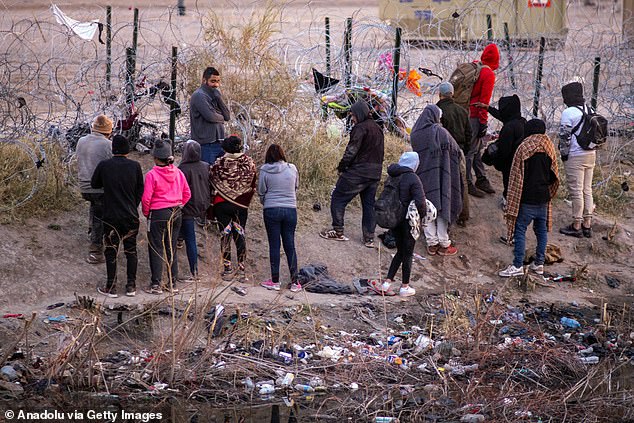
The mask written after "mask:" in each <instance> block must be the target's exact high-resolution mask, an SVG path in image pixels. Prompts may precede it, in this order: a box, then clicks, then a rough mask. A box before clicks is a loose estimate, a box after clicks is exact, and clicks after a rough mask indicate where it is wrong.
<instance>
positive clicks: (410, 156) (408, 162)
mask: <svg viewBox="0 0 634 423" xmlns="http://www.w3.org/2000/svg"><path fill="white" fill-rule="evenodd" d="M419 163H420V159H419V157H418V153H417V152H415V151H406V152H405V153H403V154H402V155H401V158H400V159H398V164H399V166H403V167H409V168H410V169H412V170H413V171H414V172H416V169H418V164H419Z"/></svg>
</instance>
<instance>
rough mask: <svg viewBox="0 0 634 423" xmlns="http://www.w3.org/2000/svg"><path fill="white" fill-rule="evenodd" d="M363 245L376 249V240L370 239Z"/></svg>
mask: <svg viewBox="0 0 634 423" xmlns="http://www.w3.org/2000/svg"><path fill="white" fill-rule="evenodd" d="M363 245H365V246H366V247H368V248H374V247H375V245H374V239H368V240H366V241H364V242H363Z"/></svg>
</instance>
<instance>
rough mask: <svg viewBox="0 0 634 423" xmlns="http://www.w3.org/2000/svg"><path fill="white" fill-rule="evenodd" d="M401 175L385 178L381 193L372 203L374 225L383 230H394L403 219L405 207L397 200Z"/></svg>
mask: <svg viewBox="0 0 634 423" xmlns="http://www.w3.org/2000/svg"><path fill="white" fill-rule="evenodd" d="M400 183H401V175H399V176H397V177H395V178H393V177H391V176H388V177H387V180H386V181H385V186H384V187H383V192H381V195H379V198H378V200H376V201H375V203H374V216H375V218H376V223H377V225H379V226H380V227H382V228H385V229H394V228H395V227H396V226H398V224H399V223H400V222H401V221H402V220H403V218H404V217H405V206H403V203H401V199H400V198H399V195H398V194H399V185H400Z"/></svg>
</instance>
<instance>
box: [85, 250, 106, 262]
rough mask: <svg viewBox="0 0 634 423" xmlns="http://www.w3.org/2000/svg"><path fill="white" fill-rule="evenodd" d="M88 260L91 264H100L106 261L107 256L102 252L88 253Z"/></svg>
mask: <svg viewBox="0 0 634 423" xmlns="http://www.w3.org/2000/svg"><path fill="white" fill-rule="evenodd" d="M86 262H88V263H90V264H100V263H105V262H106V258H105V257H104V256H103V254H102V253H88V257H86Z"/></svg>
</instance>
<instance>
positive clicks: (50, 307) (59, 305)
mask: <svg viewBox="0 0 634 423" xmlns="http://www.w3.org/2000/svg"><path fill="white" fill-rule="evenodd" d="M63 306H64V303H55V304H51V305H50V306H48V307H46V309H47V310H53V309H55V308H59V307H63Z"/></svg>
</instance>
